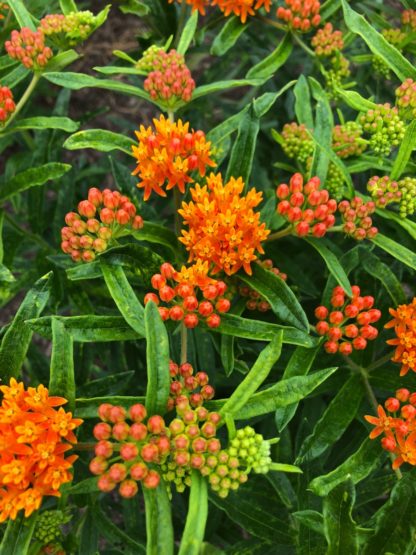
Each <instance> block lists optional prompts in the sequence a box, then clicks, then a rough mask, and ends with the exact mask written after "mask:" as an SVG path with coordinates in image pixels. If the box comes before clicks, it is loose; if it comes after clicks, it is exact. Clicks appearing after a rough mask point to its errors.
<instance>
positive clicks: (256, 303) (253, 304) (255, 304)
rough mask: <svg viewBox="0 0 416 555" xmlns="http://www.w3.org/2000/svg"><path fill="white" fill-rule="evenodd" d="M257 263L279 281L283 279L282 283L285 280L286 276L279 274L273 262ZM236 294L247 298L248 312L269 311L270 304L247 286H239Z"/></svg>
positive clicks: (263, 261)
mask: <svg viewBox="0 0 416 555" xmlns="http://www.w3.org/2000/svg"><path fill="white" fill-rule="evenodd" d="M257 263H258V264H260V266H262V267H263V268H266V269H267V270H270V271H271V272H273V273H274V274H276V275H277V276H279V277H280V278H281V279H283V281H286V280H287V275H286V274H284V273H283V272H281V271H280V270H279V268H275V267H274V266H273V260H270V259H267V260H262V261H260V260H258V261H257ZM238 292H239V293H240V295H241V296H242V297H248V300H247V302H246V307H247V308H248V310H258V311H259V312H267V311H268V310H270V308H271V307H270V304H269V303H268V302H267V301H266V299H265V298H264V297H262V296H261V295H260V293H258V292H257V291H255V290H254V289H252V288H251V287H249V286H248V285H240V286H239V288H238Z"/></svg>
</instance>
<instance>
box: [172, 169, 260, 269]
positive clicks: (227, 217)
mask: <svg viewBox="0 0 416 555" xmlns="http://www.w3.org/2000/svg"><path fill="white" fill-rule="evenodd" d="M243 190H244V182H243V180H242V179H241V177H239V178H238V179H235V178H234V177H231V178H230V180H229V181H228V183H225V184H224V183H223V180H222V176H221V174H217V175H215V174H211V175H210V176H208V178H207V183H206V185H204V186H203V187H201V186H200V185H198V184H197V185H196V186H195V187H193V188H191V190H190V193H191V196H192V201H191V202H189V203H186V202H183V203H182V208H181V209H180V210H178V212H179V214H180V215H181V216H182V217H183V219H184V223H185V225H186V226H188V228H189V230H182V237H181V239H180V241H181V242H182V243H183V244H184V245H185V247H186V249H187V250H188V251H189V253H190V258H189V259H190V261H192V260H194V259H200V260H202V261H207V262H208V263H209V264H212V265H213V270H212V271H213V273H215V272H218V271H220V270H223V271H224V272H225V273H226V274H227V275H232V274H234V273H236V272H237V271H238V270H239V269H240V268H241V267H242V268H243V269H244V270H245V272H246V273H247V274H250V275H251V266H250V265H251V262H253V261H254V260H256V259H257V255H256V251H258V252H259V253H260V254H263V253H264V250H263V248H262V246H261V243H262V241H264V240H265V239H266V238H267V236H268V235H269V233H270V231H269V230H268V229H266V224H264V223H260V213H259V212H254V210H253V209H254V208H255V207H256V206H258V205H259V204H260V202H261V200H262V193H261V192H258V191H256V190H255V189H254V187H253V188H252V189H251V190H250V191H249V192H248V193H247V194H246V195H245V196H243V195H242V192H243Z"/></svg>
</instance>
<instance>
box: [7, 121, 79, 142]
mask: <svg viewBox="0 0 416 555" xmlns="http://www.w3.org/2000/svg"><path fill="white" fill-rule="evenodd" d="M78 127H79V123H78V122H76V121H73V120H72V119H70V118H66V117H57V116H51V117H44V116H38V117H34V118H26V119H21V120H19V121H18V122H17V123H14V124H12V125H10V127H7V129H6V131H5V132H4V133H0V134H1V136H3V137H4V136H5V135H9V134H11V133H16V132H17V131H22V130H24V129H39V130H42V129H61V130H62V131H67V132H68V133H73V132H74V131H76V130H77V129H78Z"/></svg>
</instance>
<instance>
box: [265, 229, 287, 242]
mask: <svg viewBox="0 0 416 555" xmlns="http://www.w3.org/2000/svg"><path fill="white" fill-rule="evenodd" d="M291 233H292V226H289V227H285V228H284V229H281V230H280V231H276V232H275V233H272V234H271V235H269V236H268V237H267V239H266V243H267V242H268V241H275V240H276V239H280V238H281V237H285V236H286V235H290V234H291Z"/></svg>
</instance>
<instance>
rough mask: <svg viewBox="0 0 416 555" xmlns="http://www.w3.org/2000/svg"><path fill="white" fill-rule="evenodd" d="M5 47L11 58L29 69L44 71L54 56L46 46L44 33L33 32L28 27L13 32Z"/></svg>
mask: <svg viewBox="0 0 416 555" xmlns="http://www.w3.org/2000/svg"><path fill="white" fill-rule="evenodd" d="M5 47H6V50H7V53H8V55H9V56H10V57H11V58H13V59H15V60H19V61H20V62H21V63H22V64H23V65H24V66H25V67H27V68H28V69H34V70H39V69H42V68H43V67H44V66H45V65H46V64H47V63H48V60H49V59H50V58H52V56H53V53H52V50H51V49H50V48H49V46H45V36H44V34H43V32H42V31H39V30H38V31H32V30H31V29H29V28H28V27H22V28H21V29H20V31H17V30H14V31H12V34H11V37H10V40H7V41H6V42H5Z"/></svg>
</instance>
